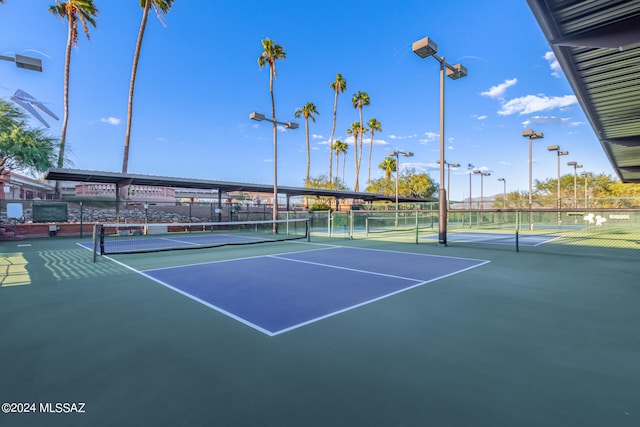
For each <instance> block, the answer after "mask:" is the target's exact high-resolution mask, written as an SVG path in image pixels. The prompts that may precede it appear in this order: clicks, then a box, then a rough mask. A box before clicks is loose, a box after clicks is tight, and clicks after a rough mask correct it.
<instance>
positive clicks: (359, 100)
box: [351, 91, 370, 191]
mask: <svg viewBox="0 0 640 427" xmlns="http://www.w3.org/2000/svg"><path fill="white" fill-rule="evenodd" d="M351 103H352V104H353V108H357V109H358V110H360V132H359V135H360V146H359V147H358V156H356V157H358V159H357V160H356V186H355V188H354V191H358V181H359V179H358V178H359V176H360V164H361V161H362V135H363V134H364V132H365V129H364V127H363V125H362V107H364V106H365V105H369V104H370V100H369V94H368V93H367V92H361V91H358V92H357V93H355V94H354V95H353V97H352V98H351Z"/></svg>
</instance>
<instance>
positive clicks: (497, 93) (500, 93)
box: [480, 78, 518, 99]
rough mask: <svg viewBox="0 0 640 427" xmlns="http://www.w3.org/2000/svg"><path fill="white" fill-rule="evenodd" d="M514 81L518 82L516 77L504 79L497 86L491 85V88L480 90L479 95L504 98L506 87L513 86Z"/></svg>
mask: <svg viewBox="0 0 640 427" xmlns="http://www.w3.org/2000/svg"><path fill="white" fill-rule="evenodd" d="M516 83H518V79H516V78H513V79H511V80H505V81H504V82H503V83H500V84H499V85H497V86H493V87H492V88H491V89H489V90H487V91H485V92H481V93H480V95H482V96H487V97H489V98H497V99H502V98H504V93H505V92H506V90H507V88H509V87H511V86H514V85H515V84H516Z"/></svg>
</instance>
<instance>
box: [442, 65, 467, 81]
mask: <svg viewBox="0 0 640 427" xmlns="http://www.w3.org/2000/svg"><path fill="white" fill-rule="evenodd" d="M468 74H469V73H468V72H467V67H465V66H464V65H462V64H455V65H453V66H452V67H451V68H448V67H447V77H449V78H450V79H451V80H458V79H461V78H463V77H467V75H468Z"/></svg>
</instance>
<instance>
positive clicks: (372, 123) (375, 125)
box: [367, 118, 382, 185]
mask: <svg viewBox="0 0 640 427" xmlns="http://www.w3.org/2000/svg"><path fill="white" fill-rule="evenodd" d="M369 131H370V132H371V141H370V142H369V164H368V171H367V185H369V184H371V153H373V134H374V133H375V132H382V123H380V122H379V121H378V120H376V119H375V118H373V119H370V120H369Z"/></svg>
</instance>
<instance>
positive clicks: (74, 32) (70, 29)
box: [49, 0, 98, 199]
mask: <svg viewBox="0 0 640 427" xmlns="http://www.w3.org/2000/svg"><path fill="white" fill-rule="evenodd" d="M49 12H50V13H51V14H53V16H56V17H58V18H60V19H62V21H66V22H67V33H68V34H67V48H66V51H65V64H64V117H63V119H62V131H61V133H60V150H59V153H58V167H59V168H61V167H62V166H63V164H64V150H65V145H66V139H67V124H68V123H69V71H70V66H71V48H72V47H73V46H77V45H78V21H80V22H81V23H82V29H83V30H84V34H85V35H86V36H87V40H89V39H90V36H89V27H88V24H91V25H92V26H93V27H94V28H95V26H96V20H95V18H96V17H97V16H98V9H97V8H96V6H95V5H94V3H93V0H67V1H59V0H56V4H55V5H52V6H49ZM55 197H56V198H57V199H59V198H60V181H57V182H56V190H55Z"/></svg>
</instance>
